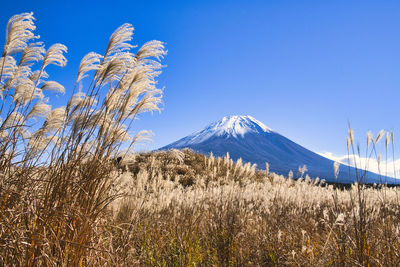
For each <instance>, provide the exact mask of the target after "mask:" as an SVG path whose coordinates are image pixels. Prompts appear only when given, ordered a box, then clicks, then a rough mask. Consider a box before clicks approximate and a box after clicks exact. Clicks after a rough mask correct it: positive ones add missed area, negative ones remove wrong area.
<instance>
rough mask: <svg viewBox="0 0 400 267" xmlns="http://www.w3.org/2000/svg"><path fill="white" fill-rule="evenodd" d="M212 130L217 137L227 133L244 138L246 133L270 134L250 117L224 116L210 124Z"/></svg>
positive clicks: (268, 130) (262, 125)
mask: <svg viewBox="0 0 400 267" xmlns="http://www.w3.org/2000/svg"><path fill="white" fill-rule="evenodd" d="M210 126H212V130H213V131H214V132H215V133H216V134H217V135H222V134H224V133H228V134H230V135H232V136H234V137H238V136H242V137H243V136H244V135H245V134H246V133H248V132H253V133H259V132H270V131H272V130H271V129H270V128H268V127H267V126H266V125H265V124H263V123H262V122H260V121H258V120H256V119H255V118H253V117H252V116H249V115H247V116H237V115H234V116H226V117H223V118H222V120H220V121H218V122H215V123H213V124H211V125H210Z"/></svg>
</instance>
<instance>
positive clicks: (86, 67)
mask: <svg viewBox="0 0 400 267" xmlns="http://www.w3.org/2000/svg"><path fill="white" fill-rule="evenodd" d="M102 58H103V56H102V55H99V54H97V53H95V52H90V53H88V54H87V55H85V56H84V57H83V59H82V60H81V63H80V65H79V70H78V77H77V78H76V83H78V82H79V81H80V80H82V79H83V78H85V77H87V73H88V72H89V71H91V70H98V69H99V67H100V65H99V64H100V62H101V59H102Z"/></svg>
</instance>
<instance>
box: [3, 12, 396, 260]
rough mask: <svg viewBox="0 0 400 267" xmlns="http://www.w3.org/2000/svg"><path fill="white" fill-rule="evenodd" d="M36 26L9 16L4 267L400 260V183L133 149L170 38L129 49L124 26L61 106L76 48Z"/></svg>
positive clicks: (152, 105)
mask: <svg viewBox="0 0 400 267" xmlns="http://www.w3.org/2000/svg"><path fill="white" fill-rule="evenodd" d="M33 21H34V18H33V15H32V14H31V13H24V14H20V15H16V16H14V17H12V18H11V19H10V21H9V24H8V25H7V30H6V33H7V34H6V36H7V37H6V40H5V46H4V49H3V52H2V57H1V58H0V95H1V106H0V265H1V266H380V265H382V266H398V265H399V261H400V255H399V254H400V243H399V237H400V216H399V212H400V200H399V189H398V188H387V187H379V188H378V187H376V188H375V187H368V188H366V187H364V186H362V185H360V184H355V185H353V186H352V187H351V188H350V189H349V190H341V189H338V188H335V187H334V186H333V185H326V184H324V183H323V182H319V181H312V180H310V179H309V178H307V176H304V174H302V173H300V174H299V176H300V177H298V175H295V177H294V178H296V180H295V179H293V176H292V175H291V177H288V178H285V177H283V176H279V175H276V174H274V173H269V172H268V171H259V170H257V169H256V166H251V165H250V164H243V163H242V162H241V160H239V161H237V162H234V161H233V160H232V159H230V158H229V155H227V156H226V157H225V158H214V157H213V156H212V155H211V156H209V157H208V156H204V155H200V154H196V153H194V152H192V151H190V150H183V151H179V150H171V151H159V152H153V153H142V154H129V153H128V151H129V150H130V149H131V148H132V146H133V145H134V144H135V143H136V142H137V141H138V140H139V139H141V138H143V137H146V136H145V135H143V133H139V134H136V135H134V136H132V137H130V135H131V132H130V129H131V124H132V122H133V120H134V119H135V118H136V116H137V115H138V114H140V113H142V112H147V111H154V110H158V108H159V106H158V104H159V103H160V101H161V97H162V91H161V90H159V89H157V87H156V78H157V75H159V73H160V69H161V67H162V66H161V64H160V60H161V59H162V58H163V56H164V55H165V54H166V51H165V49H164V45H163V43H161V42H158V41H150V42H148V43H146V44H144V45H143V46H142V47H140V48H139V49H137V50H136V52H133V50H134V49H135V48H134V47H133V45H131V44H130V43H129V42H130V41H131V39H132V32H133V27H132V26H131V25H129V24H124V25H122V26H121V27H120V28H118V29H117V30H116V31H115V32H114V33H113V34H112V36H111V37H110V41H109V43H108V45H107V46H106V50H105V53H104V54H103V55H100V54H97V53H94V52H91V53H89V54H87V55H86V56H85V57H84V58H83V59H82V62H81V65H80V68H79V71H78V74H77V78H76V83H75V84H76V86H75V88H74V92H73V94H72V96H71V98H70V99H69V100H68V103H67V105H66V107H57V108H52V107H51V106H50V105H49V103H48V100H47V98H48V97H51V94H49V91H55V92H56V93H64V91H65V89H64V87H63V86H62V85H60V84H59V83H57V82H55V81H50V80H48V74H47V73H46V67H47V66H48V65H50V64H54V65H57V66H61V67H62V66H65V64H66V58H65V57H64V52H65V51H66V50H67V48H66V47H65V46H63V45H61V44H55V45H53V46H51V47H50V48H48V49H47V50H46V49H45V48H44V45H43V44H42V43H41V42H38V41H37V39H38V36H36V35H35V34H34V33H33V31H34V30H35V25H34V23H33ZM88 73H89V75H88V76H89V77H87V78H86V80H87V81H88V82H89V83H87V84H89V85H88V86H87V85H86V87H85V86H82V85H81V81H82V79H84V78H85V77H86V76H87V74H88ZM351 144H353V140H352V138H351ZM386 146H387V145H386ZM117 159H121V160H117ZM267 170H268V168H267Z"/></svg>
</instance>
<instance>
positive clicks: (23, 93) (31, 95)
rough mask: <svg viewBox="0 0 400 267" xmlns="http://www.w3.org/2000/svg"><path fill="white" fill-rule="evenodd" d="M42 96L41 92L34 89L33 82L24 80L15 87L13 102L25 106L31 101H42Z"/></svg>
mask: <svg viewBox="0 0 400 267" xmlns="http://www.w3.org/2000/svg"><path fill="white" fill-rule="evenodd" d="M43 98H44V95H43V93H42V91H41V90H39V89H38V88H36V87H35V85H34V84H33V82H32V81H31V80H29V79H26V80H24V83H20V84H18V85H17V86H16V87H15V93H14V96H13V100H14V102H18V103H23V104H24V105H26V104H27V103H28V102H30V101H32V100H33V99H43Z"/></svg>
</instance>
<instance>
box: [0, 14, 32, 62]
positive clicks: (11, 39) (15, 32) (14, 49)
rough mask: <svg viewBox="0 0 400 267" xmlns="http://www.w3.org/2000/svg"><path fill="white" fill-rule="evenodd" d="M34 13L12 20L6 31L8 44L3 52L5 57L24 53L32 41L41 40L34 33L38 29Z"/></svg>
mask: <svg viewBox="0 0 400 267" xmlns="http://www.w3.org/2000/svg"><path fill="white" fill-rule="evenodd" d="M34 19H35V18H34V17H33V13H32V12H31V13H22V14H19V15H14V16H12V17H11V18H10V20H9V21H8V24H7V29H6V42H5V45H4V50H3V55H2V56H3V57H4V56H6V55H11V54H14V53H18V52H22V51H23V50H24V49H25V48H26V47H27V46H28V42H29V41H30V40H32V39H35V38H39V36H35V35H34V34H33V31H34V30H35V29H36V26H35V24H34V23H33V21H34Z"/></svg>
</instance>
